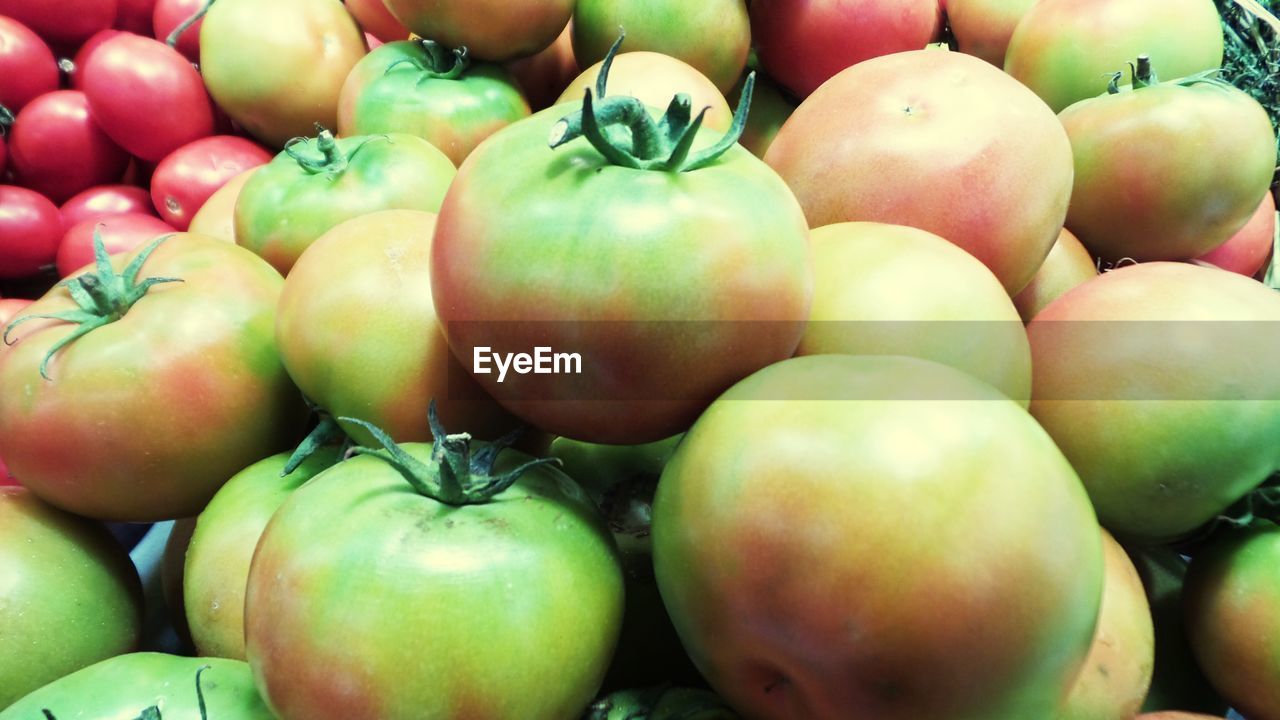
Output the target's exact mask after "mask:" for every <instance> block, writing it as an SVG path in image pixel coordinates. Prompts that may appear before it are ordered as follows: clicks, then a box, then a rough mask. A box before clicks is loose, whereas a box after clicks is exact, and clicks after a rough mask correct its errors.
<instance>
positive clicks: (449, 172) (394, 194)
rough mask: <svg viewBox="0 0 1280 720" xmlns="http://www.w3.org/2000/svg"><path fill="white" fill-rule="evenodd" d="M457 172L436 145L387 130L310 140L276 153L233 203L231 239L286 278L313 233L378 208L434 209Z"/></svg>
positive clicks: (436, 208) (319, 234)
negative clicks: (234, 235)
mask: <svg viewBox="0 0 1280 720" xmlns="http://www.w3.org/2000/svg"><path fill="white" fill-rule="evenodd" d="M456 172H457V170H456V168H454V166H453V163H452V162H450V161H449V158H448V157H446V156H445V155H444V153H442V152H440V150H438V149H436V147H435V146H434V145H432V144H431V143H429V142H427V141H426V140H423V139H422V138H420V137H415V136H413V135H405V134H403V133H390V134H385V135H373V136H356V137H349V138H342V139H340V140H334V138H333V136H332V135H331V134H330V133H329V132H328V131H322V132H321V133H320V135H319V137H317V138H316V139H314V140H307V141H304V142H300V143H297V144H295V145H293V146H291V147H289V148H287V149H286V150H285V151H283V152H281V153H280V154H279V155H277V156H276V157H275V159H273V160H272V161H271V162H270V163H268V164H267V165H265V166H263V167H261V168H259V169H258V170H257V172H255V173H254V174H253V176H252V177H250V178H249V180H248V182H246V183H245V184H244V188H243V189H241V191H240V196H239V198H238V199H237V200H236V210H235V223H236V242H237V243H239V244H240V245H242V246H244V247H247V248H249V249H250V250H252V251H253V252H255V253H257V254H258V255H260V256H262V257H263V258H264V259H266V260H267V262H269V263H271V264H272V265H273V266H274V267H275V268H276V269H277V270H279V271H280V274H282V275H287V274H288V273H289V269H290V268H292V267H293V264H294V263H295V262H297V260H298V256H300V255H301V254H302V251H303V250H306V249H307V246H309V245H310V244H311V243H312V242H314V241H315V239H316V238H318V237H320V236H321V235H323V234H324V233H325V232H326V231H328V230H329V229H330V228H332V227H334V226H335V225H337V224H338V223H340V222H343V221H344V220H350V219H352V218H355V217H359V216H361V215H367V214H369V213H372V212H377V211H378V210H394V209H404V210H425V211H427V212H436V211H437V210H439V209H440V203H441V201H442V200H443V199H444V194H445V191H446V190H447V189H448V188H449V183H450V182H452V181H453V176H454V174H455V173H456Z"/></svg>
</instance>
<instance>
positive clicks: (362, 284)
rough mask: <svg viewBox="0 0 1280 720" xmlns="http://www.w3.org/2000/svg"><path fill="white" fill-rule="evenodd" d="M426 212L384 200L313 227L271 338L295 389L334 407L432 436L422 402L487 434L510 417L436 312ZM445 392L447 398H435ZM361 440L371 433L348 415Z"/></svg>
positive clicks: (405, 433)
mask: <svg viewBox="0 0 1280 720" xmlns="http://www.w3.org/2000/svg"><path fill="white" fill-rule="evenodd" d="M435 221H436V219H435V216H434V215H433V214H431V213H426V212H421V211H418V210H385V211H382V212H377V213H372V214H370V215H363V216H361V217H358V218H355V219H352V220H348V221H346V222H344V223H342V224H340V225H338V226H337V227H335V228H333V229H332V230H330V231H328V232H326V233H325V234H324V235H322V236H320V238H319V239H318V240H316V242H315V243H313V244H312V245H311V246H310V247H308V248H307V250H306V252H304V253H302V257H300V258H299V259H298V262H297V264H295V265H294V266H293V269H292V270H291V271H290V272H289V277H288V279H287V280H286V281H285V284H284V291H283V292H282V293H281V295H280V305H279V307H278V309H277V310H276V341H277V343H279V345H280V355H281V357H282V358H283V360H284V365H285V368H286V369H287V370H288V371H289V376H290V377H292V378H293V380H294V382H295V383H297V385H298V388H299V389H301V390H302V394H303V395H305V396H306V397H307V398H309V399H310V400H311V401H312V402H313V403H315V404H316V405H318V406H320V407H321V408H323V409H324V410H326V411H328V412H329V414H330V415H333V416H334V417H343V416H353V417H358V418H360V419H362V420H367V421H369V422H372V423H374V424H375V425H377V426H378V427H381V428H382V429H384V430H385V431H386V432H387V434H389V435H390V436H391V437H392V438H394V439H396V440H397V441H400V442H409V441H414V442H422V441H427V440H430V439H431V431H430V428H428V427H427V418H426V416H425V415H424V414H423V412H422V408H424V407H426V405H427V403H428V402H430V401H431V399H432V398H442V400H441V402H440V412H441V417H442V418H443V419H444V421H445V422H446V424H448V425H451V426H454V427H466V428H470V432H471V433H472V435H473V436H475V437H478V438H483V439H493V438H496V437H498V436H500V435H502V434H503V433H505V432H507V431H509V430H511V428H513V427H515V426H516V425H517V424H518V421H517V420H516V419H515V418H513V417H511V416H510V415H508V414H507V413H506V412H504V411H502V409H501V408H500V407H499V406H498V405H497V404H496V403H495V402H494V401H493V400H492V399H490V398H489V397H487V396H486V395H485V394H484V392H483V391H482V390H480V388H479V387H478V386H477V385H475V383H474V382H472V381H471V380H470V376H469V375H468V374H467V370H466V368H465V367H464V366H463V365H462V363H460V362H459V361H458V360H457V359H456V358H454V356H453V355H452V353H450V352H449V344H448V342H447V341H446V340H445V336H444V332H443V331H442V330H441V329H440V328H439V325H438V322H437V320H436V311H435V307H434V306H433V305H432V299H431V284H430V283H429V282H428V278H429V277H430V267H429V265H430V260H431V231H432V229H433V228H434V227H435ZM444 398H447V399H444ZM342 427H343V429H344V430H345V431H347V433H348V434H350V436H351V437H352V438H355V439H356V440H357V441H360V442H372V440H373V438H372V436H370V435H369V434H368V433H367V432H366V431H365V430H364V429H363V428H362V427H360V426H358V425H356V424H355V423H343V424H342Z"/></svg>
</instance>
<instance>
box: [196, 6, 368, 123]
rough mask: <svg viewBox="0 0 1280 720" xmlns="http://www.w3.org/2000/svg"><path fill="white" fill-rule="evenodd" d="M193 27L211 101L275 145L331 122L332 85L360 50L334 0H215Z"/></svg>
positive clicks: (334, 115) (334, 107) (338, 85)
mask: <svg viewBox="0 0 1280 720" xmlns="http://www.w3.org/2000/svg"><path fill="white" fill-rule="evenodd" d="M203 22H204V25H203V26H202V27H201V28H200V69H201V71H202V72H203V74H204V81H205V83H207V84H208V86H209V94H210V95H212V96H213V99H214V100H215V101H217V103H218V106H219V107H221V108H222V109H223V110H225V111H226V113H227V115H230V116H231V119H232V120H235V121H236V124H238V125H239V126H240V127H242V128H244V129H245V130H247V131H248V132H249V134H251V135H253V136H254V137H255V138H257V139H258V140H261V141H262V142H263V143H265V144H266V145H268V146H270V147H273V148H279V147H282V146H283V145H284V144H285V142H287V141H288V140H289V139H290V138H294V137H301V136H304V135H309V134H311V133H312V132H314V126H315V124H316V123H320V124H321V125H324V126H325V127H334V126H335V125H336V123H337V119H338V93H339V92H340V91H341V90H342V82H343V81H344V80H346V78H347V74H348V73H349V72H351V68H352V67H354V66H355V64H356V62H357V61H359V60H360V58H361V57H363V56H364V54H365V42H364V35H363V33H361V32H360V27H359V26H358V25H356V21H355V20H354V19H352V17H351V15H349V14H348V13H347V10H346V8H344V7H343V6H342V3H341V2H339V0H275V1H274V2H271V3H267V4H263V3H261V2H258V0H219V2H218V3H216V4H215V5H214V6H213V7H211V8H210V9H209V13H208V14H207V15H205V17H204V21H203Z"/></svg>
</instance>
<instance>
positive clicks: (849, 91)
mask: <svg viewBox="0 0 1280 720" xmlns="http://www.w3.org/2000/svg"><path fill="white" fill-rule="evenodd" d="M975 98H981V101H978V100H975ZM957 138H964V141H963V142H958V141H957ZM765 161H766V162H768V163H769V164H770V165H771V166H773V168H774V169H775V170H777V171H778V173H779V174H780V175H782V177H783V179H784V180H786V181H787V184H788V185H789V186H790V187H791V189H792V190H793V191H794V192H795V194H796V197H797V198H798V199H799V200H800V204H801V205H802V206H803V207H804V210H805V217H807V218H808V219H809V225H810V226H812V227H818V226H820V225H830V224H832V223H837V222H845V221H870V222H882V223H891V224H895V225H909V226H911V227H917V228H920V229H922V230H928V231H929V232H932V233H934V234H937V235H940V236H942V237H944V238H946V239H947V240H950V241H951V242H953V243H955V244H956V245H959V246H960V247H962V248H964V249H965V250H967V251H969V253H971V254H972V255H973V256H974V257H977V258H978V259H979V260H981V261H982V262H983V263H984V264H986V266H987V267H988V268H990V269H991V271H992V272H994V273H995V274H996V277H998V278H1000V282H1001V283H1002V284H1003V285H1004V287H1005V289H1006V290H1007V291H1008V292H1009V293H1010V294H1014V293H1017V292H1018V291H1020V290H1021V289H1022V288H1023V287H1024V286H1026V284H1027V283H1028V282H1030V280H1031V277H1032V276H1033V275H1035V272H1036V269H1037V268H1039V267H1040V265H1041V263H1042V262H1043V261H1044V258H1045V256H1046V255H1048V254H1049V249H1050V248H1051V247H1052V246H1053V242H1054V240H1055V239H1056V238H1057V237H1058V234H1059V232H1060V231H1061V230H1062V225H1063V220H1064V218H1065V217H1066V215H1067V202H1068V200H1069V199H1070V198H1071V179H1072V172H1073V169H1072V162H1071V143H1070V141H1069V140H1068V139H1067V134H1066V132H1065V131H1064V130H1063V129H1062V124H1061V123H1060V122H1058V118H1057V117H1055V116H1054V115H1053V113H1052V112H1050V111H1049V108H1047V107H1045V104H1044V103H1043V102H1041V101H1040V99H1039V98H1037V97H1036V96H1035V95H1034V94H1033V93H1031V91H1029V90H1027V88H1025V87H1023V86H1022V85H1020V84H1018V83H1017V82H1015V81H1013V80H1012V79H1010V78H1009V76H1008V75H1005V74H1004V73H1002V72H1000V71H999V70H998V69H996V68H994V67H992V66H991V65H990V64H988V63H985V62H983V61H981V60H979V59H977V58H975V57H973V56H971V55H964V54H962V53H954V52H944V51H940V50H920V51H916V52H907V53H898V54H896V55H890V56H886V57H880V58H875V59H873V60H868V61H866V62H863V63H860V64H858V65H856V66H854V67H851V68H849V69H848V70H845V71H844V72H842V73H840V74H839V75H837V76H836V77H834V78H832V79H831V80H830V81H828V82H827V84H826V85H824V86H823V87H822V88H821V89H820V90H818V92H815V93H814V94H813V95H811V96H809V98H808V99H807V100H805V101H804V102H803V103H802V104H801V105H800V107H799V108H797V109H796V111H795V113H794V114H793V115H792V116H791V118H790V119H788V120H787V122H786V124H784V125H783V126H782V129H781V130H780V131H778V135H777V137H776V138H774V141H773V144H772V145H770V146H769V152H768V153H767V154H766V155H765Z"/></svg>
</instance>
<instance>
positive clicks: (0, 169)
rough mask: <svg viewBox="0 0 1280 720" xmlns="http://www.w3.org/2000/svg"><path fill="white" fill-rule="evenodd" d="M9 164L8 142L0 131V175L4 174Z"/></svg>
mask: <svg viewBox="0 0 1280 720" xmlns="http://www.w3.org/2000/svg"><path fill="white" fill-rule="evenodd" d="M8 166H9V144H8V143H6V142H5V139H4V134H3V133H0V177H3V176H4V171H5V168H7V167H8Z"/></svg>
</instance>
